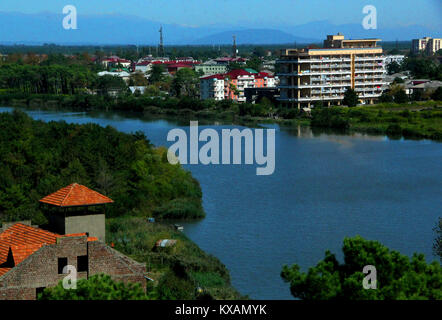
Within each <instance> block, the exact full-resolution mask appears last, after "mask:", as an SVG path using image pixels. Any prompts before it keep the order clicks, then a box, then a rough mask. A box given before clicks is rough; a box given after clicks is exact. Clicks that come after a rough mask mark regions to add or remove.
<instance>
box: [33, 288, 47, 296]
mask: <svg viewBox="0 0 442 320" xmlns="http://www.w3.org/2000/svg"><path fill="white" fill-rule="evenodd" d="M45 288H46V287H39V288H35V298H36V299H38V295H39V294H40V293H43V290H44V289H45Z"/></svg>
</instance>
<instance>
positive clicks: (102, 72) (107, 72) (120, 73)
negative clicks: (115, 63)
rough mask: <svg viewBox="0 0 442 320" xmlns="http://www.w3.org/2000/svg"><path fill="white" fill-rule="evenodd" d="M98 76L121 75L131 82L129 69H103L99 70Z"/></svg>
mask: <svg viewBox="0 0 442 320" xmlns="http://www.w3.org/2000/svg"><path fill="white" fill-rule="evenodd" d="M98 76H99V77H102V76H114V77H120V78H121V79H123V80H124V81H126V83H127V82H129V78H130V73H129V72H127V71H101V72H98Z"/></svg>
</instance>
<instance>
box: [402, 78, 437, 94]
mask: <svg viewBox="0 0 442 320" xmlns="http://www.w3.org/2000/svg"><path fill="white" fill-rule="evenodd" d="M439 87H442V81H437V80H430V79H413V80H409V81H406V82H405V83H404V90H405V93H406V94H408V95H410V96H411V95H412V94H413V93H415V92H416V91H420V93H421V94H424V93H425V92H426V91H430V92H433V91H435V90H436V89H437V88H439Z"/></svg>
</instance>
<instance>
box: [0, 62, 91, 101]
mask: <svg viewBox="0 0 442 320" xmlns="http://www.w3.org/2000/svg"><path fill="white" fill-rule="evenodd" d="M97 77H98V76H97V74H96V73H95V72H92V71H91V70H90V69H88V68H87V67H84V66H81V65H70V66H65V65H51V66H41V65H20V64H5V65H0V88H3V89H13V90H17V91H20V92H23V93H31V94H32V93H43V94H45V93H50V94H74V93H78V92H80V91H84V90H85V89H86V88H88V87H93V85H95V83H96V82H97Z"/></svg>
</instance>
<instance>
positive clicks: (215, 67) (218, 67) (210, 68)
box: [195, 60, 227, 76]
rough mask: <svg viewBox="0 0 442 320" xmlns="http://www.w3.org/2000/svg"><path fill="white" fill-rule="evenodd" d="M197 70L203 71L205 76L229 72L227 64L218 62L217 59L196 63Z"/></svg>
mask: <svg viewBox="0 0 442 320" xmlns="http://www.w3.org/2000/svg"><path fill="white" fill-rule="evenodd" d="M195 71H196V72H198V73H202V75H203V76H210V75H214V74H219V73H226V72H227V65H226V64H220V63H217V62H216V61H215V60H209V61H206V62H203V63H201V64H198V65H195Z"/></svg>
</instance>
